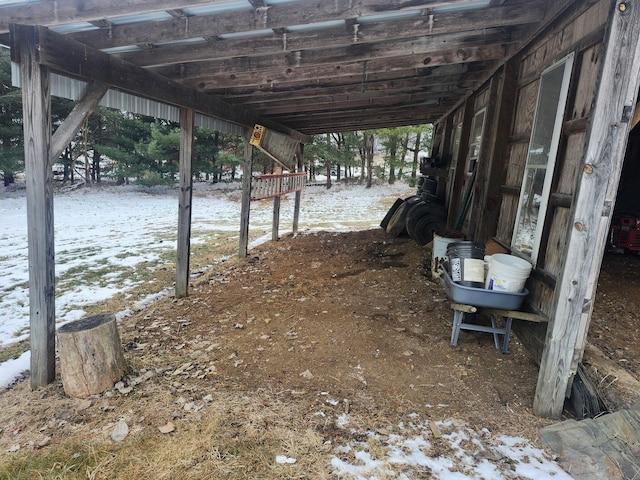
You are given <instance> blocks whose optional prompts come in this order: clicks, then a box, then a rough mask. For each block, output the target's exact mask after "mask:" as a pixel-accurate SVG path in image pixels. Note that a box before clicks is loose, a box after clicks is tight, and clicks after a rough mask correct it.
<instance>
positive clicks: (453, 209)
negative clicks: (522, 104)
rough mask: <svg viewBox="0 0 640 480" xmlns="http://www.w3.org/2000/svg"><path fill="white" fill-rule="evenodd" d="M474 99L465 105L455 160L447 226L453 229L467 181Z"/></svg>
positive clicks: (468, 100) (470, 99) (453, 160)
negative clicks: (466, 171) (466, 166)
mask: <svg viewBox="0 0 640 480" xmlns="http://www.w3.org/2000/svg"><path fill="white" fill-rule="evenodd" d="M474 101H475V99H474V98H469V99H467V101H466V102H465V104H464V110H463V113H462V117H461V121H462V132H461V133H460V146H459V148H458V155H457V158H453V159H452V162H455V175H454V178H453V182H452V184H451V187H450V190H449V191H450V192H451V197H450V198H449V209H448V211H447V226H448V227H452V226H453V222H455V219H456V216H457V214H458V208H459V206H460V204H461V202H462V195H463V192H464V188H463V187H464V180H465V164H466V162H467V154H468V153H469V137H470V136H471V122H472V121H473V115H474V113H475V109H474Z"/></svg>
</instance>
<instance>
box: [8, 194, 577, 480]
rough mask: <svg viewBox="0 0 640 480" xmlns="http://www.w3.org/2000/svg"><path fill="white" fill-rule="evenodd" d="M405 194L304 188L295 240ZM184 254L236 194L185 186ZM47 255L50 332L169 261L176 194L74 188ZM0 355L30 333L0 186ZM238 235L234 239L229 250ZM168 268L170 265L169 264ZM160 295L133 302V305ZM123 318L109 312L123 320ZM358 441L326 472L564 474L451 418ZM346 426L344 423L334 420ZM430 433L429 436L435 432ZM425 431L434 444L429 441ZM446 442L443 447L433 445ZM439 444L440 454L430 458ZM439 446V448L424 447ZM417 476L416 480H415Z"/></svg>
mask: <svg viewBox="0 0 640 480" xmlns="http://www.w3.org/2000/svg"><path fill="white" fill-rule="evenodd" d="M414 192H415V190H414V189H413V188H410V187H408V186H407V185H406V184H402V183H397V184H396V185H391V186H390V185H382V186H375V187H373V188H371V189H366V188H364V187H362V186H357V185H354V186H345V185H335V186H334V187H333V188H332V189H330V190H326V189H324V188H322V187H309V188H307V189H306V190H305V191H304V192H303V195H302V205H301V211H300V227H299V228H300V231H308V230H335V231H347V230H358V229H366V228H375V227H377V226H378V225H379V223H380V220H381V219H382V217H383V216H384V215H385V213H386V212H387V210H388V208H389V206H390V205H391V203H392V202H393V200H394V199H395V198H397V197H401V198H405V197H407V196H409V195H412V194H413V193H414ZM195 193H196V194H195V195H194V198H193V202H192V204H193V206H192V230H191V231H192V245H196V244H199V243H205V242H211V240H212V238H215V235H216V232H227V233H228V232H238V230H239V218H240V202H239V200H238V198H239V197H238V195H237V192H230V191H224V190H220V189H219V187H218V189H214V188H213V187H212V186H210V185H209V186H205V185H202V184H199V185H196V186H195ZM54 209H55V213H54V222H55V250H56V319H57V323H58V325H61V324H63V323H65V322H69V321H72V320H76V319H78V318H81V317H82V316H83V315H84V313H85V311H84V309H83V308H84V307H86V306H87V305H90V304H92V303H94V302H96V301H100V300H103V299H107V298H110V297H111V296H113V295H114V294H116V293H119V292H126V291H127V290H129V289H131V288H132V287H134V286H135V285H137V284H138V283H139V282H140V281H141V280H139V279H138V274H137V273H136V269H137V268H140V267H141V266H143V267H145V268H151V269H153V268H157V267H159V266H161V265H163V264H164V263H167V262H170V261H173V257H170V255H171V254H172V253H173V252H175V248H176V230H177V221H178V220H177V219H178V205H177V195H176V192H175V191H171V190H162V189H160V190H151V191H148V190H147V191H141V190H140V189H137V188H136V187H106V188H105V187H102V188H80V189H76V190H73V191H70V192H67V193H60V194H57V195H56V197H55V200H54ZM280 213H281V217H280V233H281V235H282V234H285V233H287V232H290V231H291V225H292V222H293V195H288V196H286V197H284V198H283V199H282V204H281V210H280ZM0 218H2V219H3V222H2V223H0V312H2V314H1V316H0V347H1V346H6V345H7V344H10V343H13V342H16V341H19V340H22V339H25V338H27V337H28V334H29V330H28V327H29V295H28V293H29V292H28V288H27V287H28V277H29V275H28V256H27V218H26V198H25V196H24V191H22V192H18V193H9V192H6V191H3V190H1V189H0ZM250 219H251V222H250V223H251V232H252V233H253V234H254V237H256V236H257V238H258V239H257V240H254V241H253V242H252V245H255V244H257V243H260V242H263V241H267V240H269V239H270V238H271V223H272V202H271V201H269V200H263V201H260V202H254V203H252V206H251V215H250ZM237 238H238V237H237V235H236V236H234V237H233V241H236V242H237ZM167 259H170V260H167ZM169 291H170V289H169V288H168V286H166V285H158V290H157V292H158V293H157V294H155V295H151V296H150V297H148V298H147V299H144V300H142V301H139V302H138V303H137V304H136V305H135V307H136V308H142V307H143V306H144V305H145V304H146V303H150V302H152V301H153V300H155V299H156V298H158V297H159V296H161V295H165V294H166V293H167V292H169ZM127 314H128V312H126V311H125V312H119V314H118V316H119V317H122V316H126V315H127ZM29 359H30V355H29V352H25V353H24V354H22V355H21V356H20V357H19V358H17V359H15V360H10V361H8V362H5V363H3V364H0V387H6V386H7V385H9V384H10V383H11V382H12V381H13V380H14V379H15V378H17V377H18V376H19V375H20V372H23V371H25V370H28V368H29ZM414 415H415V421H414V422H412V423H410V424H408V425H407V424H400V425H397V426H395V427H393V428H391V427H390V428H389V432H388V434H380V433H379V432H368V434H367V436H368V439H367V440H366V441H362V442H361V441H352V442H350V443H348V444H346V445H334V456H333V458H332V461H331V466H332V469H333V472H334V474H335V475H338V476H340V478H345V479H346V478H350V479H357V480H377V479H382V478H385V479H398V480H410V479H414V478H427V477H423V476H421V475H422V474H423V473H424V474H425V475H428V478H434V479H441V480H449V479H469V478H478V479H512V478H513V479H515V478H518V479H541V480H543V479H554V480H565V479H570V478H571V477H570V476H569V475H567V474H566V473H565V472H563V471H562V470H561V469H560V468H559V467H558V466H557V464H556V463H555V462H553V461H552V460H551V459H549V458H548V456H547V455H546V454H545V453H544V452H543V451H541V450H538V449H535V448H533V447H531V446H530V445H529V442H528V441H527V440H526V439H523V438H514V437H504V436H500V437H492V436H491V434H490V432H487V431H481V432H476V431H474V430H472V429H470V428H468V427H466V426H464V425H458V424H457V423H456V422H455V420H451V419H450V420H446V421H444V422H435V423H434V422H430V421H427V420H424V421H420V419H419V415H418V414H414ZM340 424H341V425H342V426H343V428H347V429H348V428H350V418H349V416H348V415H346V414H345V415H344V418H342V419H340ZM434 425H435V427H434ZM434 428H436V429H437V430H439V431H441V434H440V435H441V436H440V437H438V438H434ZM443 442H444V443H443ZM442 445H445V446H446V451H447V454H446V455H443V454H442V453H438V452H439V451H440V450H439V449H440V448H441V447H442ZM434 447H438V448H434ZM416 475H417V476H416Z"/></svg>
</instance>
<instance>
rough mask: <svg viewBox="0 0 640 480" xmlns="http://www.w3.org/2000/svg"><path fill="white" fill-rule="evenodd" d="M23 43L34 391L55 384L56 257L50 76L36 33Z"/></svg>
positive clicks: (29, 33) (29, 32)
mask: <svg viewBox="0 0 640 480" xmlns="http://www.w3.org/2000/svg"><path fill="white" fill-rule="evenodd" d="M23 33H24V35H22V36H21V37H20V39H19V52H18V53H19V55H20V72H21V76H22V109H23V110H22V111H23V128H24V159H25V170H26V181H27V185H26V186H27V230H28V245H29V315H30V326H31V332H30V335H31V340H30V341H31V388H32V389H36V388H38V387H41V386H44V385H46V384H48V383H51V382H52V381H53V380H54V379H55V374H56V371H55V260H54V259H55V256H54V237H53V234H54V229H53V226H54V225H53V171H52V168H51V162H50V160H49V150H50V145H51V94H50V91H49V70H48V68H47V67H44V66H41V65H39V64H38V60H37V59H38V39H37V38H36V34H35V32H34V31H32V30H25V31H23Z"/></svg>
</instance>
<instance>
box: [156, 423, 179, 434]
mask: <svg viewBox="0 0 640 480" xmlns="http://www.w3.org/2000/svg"><path fill="white" fill-rule="evenodd" d="M175 429H176V427H175V425H174V424H173V422H167V424H166V425H162V426H161V427H158V430H159V431H160V433H164V434H167V433H171V432H173V431H175Z"/></svg>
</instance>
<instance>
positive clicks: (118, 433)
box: [111, 418, 129, 442]
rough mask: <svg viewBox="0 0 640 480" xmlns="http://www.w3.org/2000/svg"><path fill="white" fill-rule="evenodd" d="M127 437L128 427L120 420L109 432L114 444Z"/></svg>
mask: <svg viewBox="0 0 640 480" xmlns="http://www.w3.org/2000/svg"><path fill="white" fill-rule="evenodd" d="M127 435H129V425H127V422H125V421H124V420H123V419H122V418H121V419H120V420H118V423H116V426H115V427H114V428H113V432H111V439H112V440H113V441H114V442H122V441H123V440H124V439H125V438H127Z"/></svg>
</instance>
